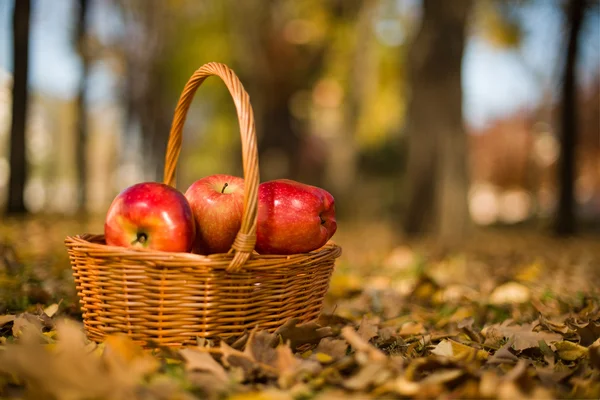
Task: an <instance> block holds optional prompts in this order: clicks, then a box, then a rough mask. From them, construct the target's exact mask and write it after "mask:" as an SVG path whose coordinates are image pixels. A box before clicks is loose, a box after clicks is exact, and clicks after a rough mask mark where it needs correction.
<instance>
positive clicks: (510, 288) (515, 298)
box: [489, 282, 531, 305]
mask: <svg viewBox="0 0 600 400" xmlns="http://www.w3.org/2000/svg"><path fill="white" fill-rule="evenodd" d="M530 299H531V291H530V290H529V288H528V287H527V286H525V285H523V284H521V283H518V282H507V283H505V284H503V285H500V286H498V287H497V288H495V289H494V290H493V291H492V293H491V294H490V300H489V302H490V303H491V304H496V305H501V304H523V303H527V302H528V301H529V300H530Z"/></svg>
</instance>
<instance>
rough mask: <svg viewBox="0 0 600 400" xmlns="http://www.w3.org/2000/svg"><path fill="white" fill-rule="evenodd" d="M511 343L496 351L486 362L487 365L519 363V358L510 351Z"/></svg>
mask: <svg viewBox="0 0 600 400" xmlns="http://www.w3.org/2000/svg"><path fill="white" fill-rule="evenodd" d="M510 347H511V343H510V342H508V343H507V344H506V345H504V346H502V347H501V348H500V349H498V350H497V351H496V352H495V353H494V355H492V356H491V357H490V358H489V359H488V360H487V363H488V364H516V363H517V361H519V357H517V356H515V355H514V354H513V353H511V351H510Z"/></svg>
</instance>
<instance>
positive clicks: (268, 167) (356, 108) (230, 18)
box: [0, 0, 600, 243]
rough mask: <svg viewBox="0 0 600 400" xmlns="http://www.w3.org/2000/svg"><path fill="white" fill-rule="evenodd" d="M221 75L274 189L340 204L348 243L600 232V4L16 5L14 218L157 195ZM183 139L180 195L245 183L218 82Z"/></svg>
mask: <svg viewBox="0 0 600 400" xmlns="http://www.w3.org/2000/svg"><path fill="white" fill-rule="evenodd" d="M15 32H16V34H14V33H15ZM211 61H218V62H223V63H226V64H228V65H229V66H230V67H232V68H233V69H234V70H235V71H236V73H237V74H238V76H239V77H240V79H241V80H242V82H243V84H244V86H245V88H246V90H247V91H248V93H249V94H250V98H251V102H252V105H253V107H254V112H255V117H256V127H257V132H258V145H259V152H260V174H261V180H262V181H266V180H270V179H275V178H284V177H285V178H291V179H296V180H300V181H302V182H305V183H309V184H313V185H318V186H321V187H323V188H326V189H327V190H329V191H330V192H331V193H333V194H334V196H335V197H336V203H337V207H338V215H339V220H340V235H342V237H343V235H344V232H346V234H348V233H347V232H349V231H350V229H353V232H361V231H366V229H367V228H366V226H371V225H373V224H378V223H381V224H385V225H386V226H388V227H389V230H390V232H394V233H396V234H398V235H402V236H414V235H422V234H425V235H427V236H430V237H433V238H436V240H439V241H441V242H448V243H451V242H453V241H455V240H457V239H461V238H465V237H468V235H469V234H470V233H471V232H473V231H476V230H477V229H481V228H482V227H507V226H508V227H512V226H517V227H528V228H529V227H531V228H532V229H534V230H538V231H541V232H556V233H561V234H571V233H576V232H582V231H584V232H594V231H596V232H597V231H599V230H600V223H599V221H600V100H599V93H600V2H598V1H596V0H592V1H586V0H572V1H560V0H521V1H517V0H514V1H508V0H475V1H454V0H453V1H445V0H423V1H419V0H362V1H361V0H322V1H318V0H272V1H261V0H243V1H240V0H220V1H208V0H168V1H167V0H165V1H158V0H151V1H142V0H61V1H55V0H31V1H30V0H13V1H11V0H3V1H2V2H0V207H1V209H2V210H3V211H4V213H5V214H7V215H23V214H25V215H26V214H30V215H53V216H57V215H58V216H67V217H72V218H83V216H84V215H87V216H90V215H91V216H97V217H98V218H99V219H101V217H102V216H103V213H104V212H105V211H106V209H107V207H108V206H109V204H110V202H111V200H112V199H113V198H114V196H115V195H116V194H117V193H118V192H119V191H121V190H123V189H124V188H125V187H127V186H128V185H131V184H133V183H136V182H139V181H144V180H161V179H162V168H163V163H164V154H165V147H166V142H167V139H168V133H169V127H170V123H171V119H172V116H173V111H174V108H175V105H176V102H177V99H178V96H179V94H180V93H181V90H182V89H183V86H184V84H185V82H186V80H187V79H188V78H189V77H190V76H191V74H192V73H193V71H194V70H195V69H197V68H198V67H200V66H201V65H202V64H204V63H207V62H211ZM13 87H14V91H13ZM13 99H14V101H13ZM184 134H185V135H184V146H183V152H182V154H181V158H180V161H179V169H178V188H179V189H181V190H182V191H185V189H187V187H188V186H189V185H190V184H191V183H192V182H193V181H194V180H196V179H198V178H200V177H203V176H205V175H209V174H213V173H230V174H236V175H241V174H242V172H241V150H240V140H239V133H238V127H237V120H236V117H235V110H234V106H233V103H232V101H231V97H230V96H229V94H228V92H227V90H226V88H225V86H224V85H223V84H222V83H221V82H220V81H219V80H218V79H216V78H212V79H209V80H208V81H207V82H206V83H205V84H204V85H203V86H202V87H201V88H200V90H199V91H198V92H197V94H196V96H195V100H194V103H193V105H192V108H191V109H190V112H189V114H188V119H187V121H186V125H185V131H184ZM367 224H369V225H367ZM350 227H352V228H350ZM92 229H95V230H96V231H100V230H101V229H102V225H101V224H100V223H98V224H96V225H94V226H93V227H92ZM73 233H79V232H73ZM353 234H354V233H353Z"/></svg>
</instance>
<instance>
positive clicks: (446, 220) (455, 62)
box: [404, 0, 471, 243]
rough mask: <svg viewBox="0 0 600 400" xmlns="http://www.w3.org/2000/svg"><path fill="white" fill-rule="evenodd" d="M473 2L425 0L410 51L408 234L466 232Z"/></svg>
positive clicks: (448, 238) (452, 236) (456, 235)
mask: <svg viewBox="0 0 600 400" xmlns="http://www.w3.org/2000/svg"><path fill="white" fill-rule="evenodd" d="M470 8H471V0H455V1H451V2H450V1H437V0H424V1H423V19H422V22H421V27H420V29H419V32H418V33H417V36H416V38H415V39H414V42H413V43H412V46H411V49H410V51H409V55H408V64H409V66H408V68H409V87H410V100H409V103H408V109H407V134H408V145H409V157H408V166H407V173H408V185H409V194H408V208H407V214H406V219H405V221H404V228H405V231H406V233H407V234H409V235H418V234H424V233H433V234H434V235H435V236H437V237H438V238H439V239H440V240H442V241H443V242H447V243H448V242H452V241H455V240H459V239H460V238H462V237H463V236H464V235H466V234H467V231H468V228H469V226H470V218H469V212H468V203H467V191H468V184H469V180H468V173H467V164H466V162H467V160H466V157H467V149H466V134H465V128H464V124H463V118H462V88H461V82H462V80H461V64H462V56H463V49H464V45H465V40H466V27H467V19H468V16H469V11H470Z"/></svg>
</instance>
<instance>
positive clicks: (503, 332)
mask: <svg viewBox="0 0 600 400" xmlns="http://www.w3.org/2000/svg"><path fill="white" fill-rule="evenodd" d="M533 327H534V324H533V323H529V324H523V325H513V321H512V320H506V321H504V322H503V323H502V324H496V325H492V326H489V327H486V328H484V329H483V330H482V334H483V335H484V336H485V337H486V338H487V337H488V336H490V337H498V336H501V337H503V338H506V339H509V340H511V341H512V344H513V348H514V349H515V350H518V351H522V350H525V349H529V348H532V347H539V341H540V340H543V341H545V342H546V343H552V342H557V341H559V340H561V339H562V336H561V335H559V334H557V333H554V332H543V331H540V332H534V331H533V330H532V329H533Z"/></svg>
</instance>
